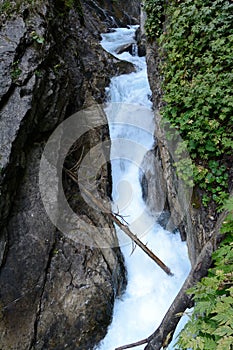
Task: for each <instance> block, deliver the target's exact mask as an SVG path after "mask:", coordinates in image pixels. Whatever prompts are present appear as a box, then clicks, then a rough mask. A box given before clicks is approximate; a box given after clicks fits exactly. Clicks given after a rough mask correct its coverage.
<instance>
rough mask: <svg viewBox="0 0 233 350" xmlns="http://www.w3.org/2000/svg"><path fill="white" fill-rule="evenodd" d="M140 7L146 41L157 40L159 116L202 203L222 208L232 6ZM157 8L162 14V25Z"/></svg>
mask: <svg viewBox="0 0 233 350" xmlns="http://www.w3.org/2000/svg"><path fill="white" fill-rule="evenodd" d="M165 4H166V5H165ZM145 8H146V9H148V11H149V12H148V21H147V25H146V26H147V34H148V37H149V38H152V37H156V36H157V37H158V39H157V40H158V43H159V46H160V48H161V56H162V64H161V67H160V70H161V75H162V76H163V92H164V97H163V100H164V103H165V106H164V107H163V108H162V110H161V113H162V115H163V117H164V118H165V119H167V120H169V122H170V123H171V124H172V125H173V126H174V127H175V128H177V129H178V130H179V132H180V134H181V136H182V138H183V139H184V140H185V142H187V147H188V150H189V152H190V156H191V158H192V159H193V160H194V162H195V165H196V167H195V169H194V180H195V183H197V184H198V185H200V187H201V188H202V189H203V190H204V191H206V195H205V197H203V198H204V200H203V202H204V204H205V205H207V204H208V201H209V200H210V199H212V200H214V201H215V202H216V203H217V204H218V205H221V204H222V203H223V202H224V200H225V199H226V197H227V192H228V171H227V170H228V169H227V167H228V162H229V161H231V160H232V149H233V140H232V134H233V115H232V107H233V100H232V86H233V73H232V66H233V65H232V61H233V49H232V42H233V30H232V20H233V3H232V1H226V0H216V1H213V0H206V1H202V0H192V1H191V0H184V1H178V0H171V1H169V2H167V1H156V0H146V6H145ZM159 8H160V10H161V11H162V12H164V11H165V15H166V22H165V24H163V26H162V25H161V23H160V22H159V20H158V18H160V19H161V14H160V15H159V14H158V10H159ZM152 17H153V19H152ZM162 27H163V30H161V28H162Z"/></svg>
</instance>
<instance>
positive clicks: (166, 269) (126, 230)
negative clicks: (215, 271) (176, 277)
mask: <svg viewBox="0 0 233 350" xmlns="http://www.w3.org/2000/svg"><path fill="white" fill-rule="evenodd" d="M64 170H65V172H66V173H67V174H68V175H69V176H70V178H71V179H72V180H73V181H74V182H76V183H77V184H78V185H79V186H80V189H81V190H82V191H83V193H85V195H86V196H87V197H88V198H89V199H90V200H91V202H92V203H93V204H94V205H95V206H96V207H97V208H98V209H99V210H101V211H102V212H104V213H105V214H106V215H108V216H109V217H110V218H111V219H112V221H113V222H115V224H117V226H118V227H119V228H120V229H121V230H122V231H123V232H124V233H126V234H127V236H129V237H130V238H131V239H132V240H133V241H134V242H135V244H137V246H139V247H140V248H141V249H142V250H143V251H144V252H145V253H146V254H147V255H148V256H149V257H150V258H151V259H152V260H153V261H154V262H155V263H156V264H157V265H158V266H159V267H160V268H161V269H162V270H163V271H164V272H166V274H168V275H169V276H173V274H172V272H171V270H170V269H169V267H167V266H166V265H165V264H164V263H163V262H162V260H160V259H159V258H158V257H157V256H156V255H155V254H154V253H153V252H152V251H151V250H150V249H149V248H148V247H147V246H146V245H145V244H144V243H143V242H142V241H141V240H140V239H139V238H138V237H137V236H136V235H135V234H134V233H132V232H131V231H130V229H129V228H128V226H127V225H125V224H123V223H122V222H121V221H120V220H119V219H118V218H117V217H116V215H115V214H113V213H112V212H111V211H110V210H109V208H106V207H105V206H104V205H103V204H102V203H101V202H100V201H99V200H98V199H96V198H95V197H94V196H93V195H92V194H91V193H90V192H89V191H88V190H87V189H86V188H85V187H84V186H82V184H81V183H79V182H78V179H77V177H76V175H75V174H74V173H73V172H72V171H70V170H68V169H64ZM118 216H119V214H118Z"/></svg>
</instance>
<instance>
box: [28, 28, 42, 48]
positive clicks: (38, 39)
mask: <svg viewBox="0 0 233 350" xmlns="http://www.w3.org/2000/svg"><path fill="white" fill-rule="evenodd" d="M31 37H32V39H33V40H34V41H36V42H37V44H40V45H42V44H44V42H45V39H44V38H43V36H41V35H39V34H38V33H37V32H35V31H34V30H33V31H32V32H31Z"/></svg>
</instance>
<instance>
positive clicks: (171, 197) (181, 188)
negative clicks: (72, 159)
mask: <svg viewBox="0 0 233 350" xmlns="http://www.w3.org/2000/svg"><path fill="white" fill-rule="evenodd" d="M161 62H162V56H161V47H160V46H159V44H158V42H157V41H156V40H154V41H150V42H147V66H148V76H149V81H150V86H151V90H152V100H153V105H154V111H155V124H156V128H155V146H154V149H153V150H152V151H150V152H149V153H148V154H147V158H148V159H147V160H146V159H145V162H146V163H147V164H150V170H149V174H148V175H149V176H148V179H149V183H148V184H147V186H148V188H150V187H151V188H152V189H153V190H152V191H151V192H149V191H148V195H147V198H146V201H147V204H148V206H149V207H150V208H151V210H152V212H154V213H156V212H159V211H161V210H163V215H162V216H161V217H160V218H159V220H161V223H162V224H163V225H164V226H165V227H166V228H168V229H169V230H170V231H172V230H176V229H179V231H180V234H181V238H182V239H183V240H186V241H187V245H188V252H189V257H190V260H191V263H192V265H193V264H194V263H195V261H196V259H197V257H198V255H199V254H200V252H201V250H202V248H203V246H204V245H205V243H207V242H208V241H210V240H211V242H212V245H213V249H214V250H215V249H216V248H217V246H218V242H217V240H218V238H219V234H220V227H221V224H222V222H223V221H224V218H225V217H226V215H227V212H226V211H223V212H222V213H221V215H220V214H219V213H218V211H217V210H216V207H215V206H214V205H213V203H210V204H209V205H208V206H206V207H205V206H203V204H202V196H203V191H202V190H201V189H200V187H199V186H197V185H194V186H193V187H192V188H188V187H187V188H186V186H185V184H184V183H183V184H182V181H181V179H180V178H178V177H177V171H176V168H175V166H174V162H175V158H174V157H173V155H174V153H173V150H174V147H175V145H174V144H173V145H172V144H171V143H170V141H169V137H168V136H167V135H168V133H169V132H168V133H167V130H166V127H164V123H163V121H162V117H161V114H160V109H161V107H162V106H164V101H163V91H162V81H163V77H162V76H161V73H160V66H161ZM176 131H178V132H179V130H176ZM172 132H174V129H173V131H172ZM186 156H187V158H188V157H189V155H188V154H187V153H186ZM152 164H153V165H152ZM151 167H152V170H151ZM158 169H160V171H159V170H158ZM229 173H232V166H231V164H229ZM190 175H191V176H192V174H191V173H190ZM161 189H162V191H161ZM229 190H230V191H231V195H232V186H229ZM155 193H158V194H160V195H159V198H160V201H158V200H157V198H156V196H155ZM161 203H162V207H161Z"/></svg>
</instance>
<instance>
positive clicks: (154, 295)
mask: <svg viewBox="0 0 233 350" xmlns="http://www.w3.org/2000/svg"><path fill="white" fill-rule="evenodd" d="M135 30H136V26H131V27H129V28H118V29H116V30H114V32H112V33H107V34H103V35H102V42H101V44H102V46H103V48H104V49H105V50H107V51H109V52H110V53H111V54H113V55H115V56H116V57H117V58H119V59H121V60H127V61H129V62H131V63H133V64H134V65H135V67H136V72H133V73H130V74H125V75H121V76H118V77H114V78H112V79H111V83H110V86H109V87H108V88H107V90H106V93H107V96H108V103H107V106H106V110H105V111H106V114H107V117H108V122H109V128H110V137H111V142H112V146H111V164H112V179H113V191H112V198H113V204H112V205H113V211H114V212H117V213H119V214H120V215H121V216H123V217H124V220H125V221H127V223H128V224H129V227H130V229H131V230H132V231H133V232H134V233H135V234H137V235H138V236H139V237H140V239H141V240H142V241H143V242H144V243H145V244H147V246H148V248H150V249H151V250H152V251H153V252H154V253H155V254H156V255H157V256H158V257H159V258H160V259H161V260H162V261H164V263H165V264H166V265H167V266H169V267H170V269H171V270H172V272H173V273H174V276H173V277H170V276H168V275H166V274H165V273H164V271H162V270H161V269H160V268H159V267H158V266H157V265H156V264H155V263H154V262H153V261H152V260H151V259H150V258H149V257H148V256H147V255H146V254H145V253H144V252H143V251H142V250H141V249H140V248H138V247H137V248H135V247H134V245H132V242H131V241H130V240H129V239H128V238H127V237H126V236H125V234H124V233H122V232H121V231H120V230H119V229H118V228H117V227H116V230H117V233H118V238H119V242H120V246H121V250H122V253H123V255H124V258H125V265H126V269H127V281H128V282H127V288H126V290H125V292H124V294H123V295H122V296H120V297H119V298H117V299H116V301H115V305H114V311H113V319H112V323H111V325H110V326H109V328H108V332H107V335H106V337H105V338H104V339H103V340H102V342H101V343H100V344H99V345H98V347H97V349H98V350H114V349H115V348H116V347H119V346H122V345H125V344H128V343H132V342H136V341H138V340H140V339H144V338H146V337H148V336H149V335H150V334H151V333H152V332H153V331H154V330H155V329H156V328H157V327H158V326H159V324H160V323H161V321H162V319H163V317H164V315H165V313H166V311H167V309H168V308H169V306H170V304H171V303H172V301H173V299H174V298H175V296H176V294H177V293H178V291H179V289H180V287H181V285H182V284H183V282H184V280H185V278H186V276H187V275H188V273H189V271H190V262H189V259H188V253H187V247H186V243H185V242H182V241H181V239H180V235H179V233H177V234H174V233H171V232H168V231H166V230H164V229H163V228H162V227H161V226H160V225H159V224H158V223H157V222H156V218H155V217H154V216H152V215H151V214H150V213H149V211H148V209H147V208H146V206H145V203H144V201H143V199H142V189H141V184H140V176H139V175H140V172H142V171H143V169H141V163H142V160H143V158H144V156H145V154H146V152H147V151H148V150H150V149H151V148H152V146H153V142H154V138H153V133H154V122H153V112H152V103H151V101H150V95H151V91H150V87H149V83H148V78H147V67H146V61H145V57H138V56H137V49H136V44H135V40H134V35H135ZM128 43H133V52H132V54H130V53H129V52H124V53H122V54H116V51H117V49H118V48H119V47H122V45H125V44H128ZM155 195H156V194H155ZM157 200H158V201H159V200H160V199H159V198H157ZM184 322H185V318H184V317H183V318H182V319H181V321H180V323H179V326H178V331H179V329H181V328H182V326H183V324H184ZM176 334H177V332H176ZM174 338H175V336H174ZM144 347H145V345H141V346H138V347H136V348H135V349H136V350H139V349H144ZM173 348H174V341H173V342H172V343H171V344H170V346H169V349H173Z"/></svg>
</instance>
